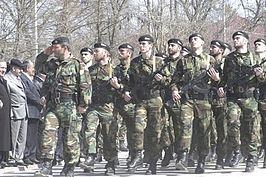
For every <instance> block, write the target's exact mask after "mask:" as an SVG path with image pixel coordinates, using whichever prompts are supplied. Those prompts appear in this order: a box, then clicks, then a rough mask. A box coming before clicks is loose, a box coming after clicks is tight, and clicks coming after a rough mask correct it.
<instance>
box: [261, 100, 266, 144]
mask: <svg viewBox="0 0 266 177" xmlns="http://www.w3.org/2000/svg"><path fill="white" fill-rule="evenodd" d="M259 112H260V116H261V127H262V147H263V148H264V149H266V99H265V100H260V101H259Z"/></svg>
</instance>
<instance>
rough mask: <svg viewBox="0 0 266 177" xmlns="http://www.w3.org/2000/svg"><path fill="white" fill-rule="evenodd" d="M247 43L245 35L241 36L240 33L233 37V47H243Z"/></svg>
mask: <svg viewBox="0 0 266 177" xmlns="http://www.w3.org/2000/svg"><path fill="white" fill-rule="evenodd" d="M247 44H248V40H247V39H246V38H245V37H243V36H241V35H236V36H235V37H234V46H235V48H239V47H243V46H245V45H247Z"/></svg>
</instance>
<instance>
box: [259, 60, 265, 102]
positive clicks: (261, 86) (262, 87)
mask: <svg viewBox="0 0 266 177" xmlns="http://www.w3.org/2000/svg"><path fill="white" fill-rule="evenodd" d="M264 60H266V58H263V59H258V60H257V64H260V63H261V62H262V61H264ZM261 67H262V69H263V72H264V73H263V75H262V76H260V77H258V81H259V93H260V99H266V62H265V63H263V64H262V66H261Z"/></svg>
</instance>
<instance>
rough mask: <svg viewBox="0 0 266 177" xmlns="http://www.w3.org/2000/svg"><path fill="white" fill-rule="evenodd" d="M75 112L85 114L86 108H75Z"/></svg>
mask: <svg viewBox="0 0 266 177" xmlns="http://www.w3.org/2000/svg"><path fill="white" fill-rule="evenodd" d="M77 111H78V113H80V114H83V113H85V112H86V108H84V107H81V106H78V107H77Z"/></svg>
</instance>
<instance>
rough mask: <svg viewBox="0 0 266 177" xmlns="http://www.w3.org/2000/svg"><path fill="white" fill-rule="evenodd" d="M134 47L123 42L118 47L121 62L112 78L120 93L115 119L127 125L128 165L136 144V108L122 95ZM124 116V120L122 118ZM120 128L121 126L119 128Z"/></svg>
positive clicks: (126, 82)
mask: <svg viewBox="0 0 266 177" xmlns="http://www.w3.org/2000/svg"><path fill="white" fill-rule="evenodd" d="M133 51H134V48H133V47H132V45H130V44H128V43H125V44H121V45H120V46H119V47H118V52H119V61H120V63H119V64H118V65H117V66H116V67H115V69H114V77H113V78H112V79H111V81H110V82H111V84H112V86H113V87H114V88H116V89H117V91H118V95H117V97H116V99H115V104H114V116H115V119H116V120H117V121H118V125H119V121H120V128H121V122H122V121H123V122H125V126H126V138H127V142H128V149H129V155H128V158H127V165H129V163H130V161H131V159H132V151H133V146H134V144H133V143H134V140H133V138H134V127H133V126H132V125H134V110H135V104H133V103H132V102H126V101H125V100H124V99H123V98H122V97H121V95H122V94H123V92H124V86H125V85H126V84H128V82H129V75H128V69H129V67H130V62H131V59H132V56H133ZM121 118H122V120H120V119H121ZM118 129H119V128H118ZM121 143H124V142H121V141H120V142H119V145H120V147H121Z"/></svg>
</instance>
